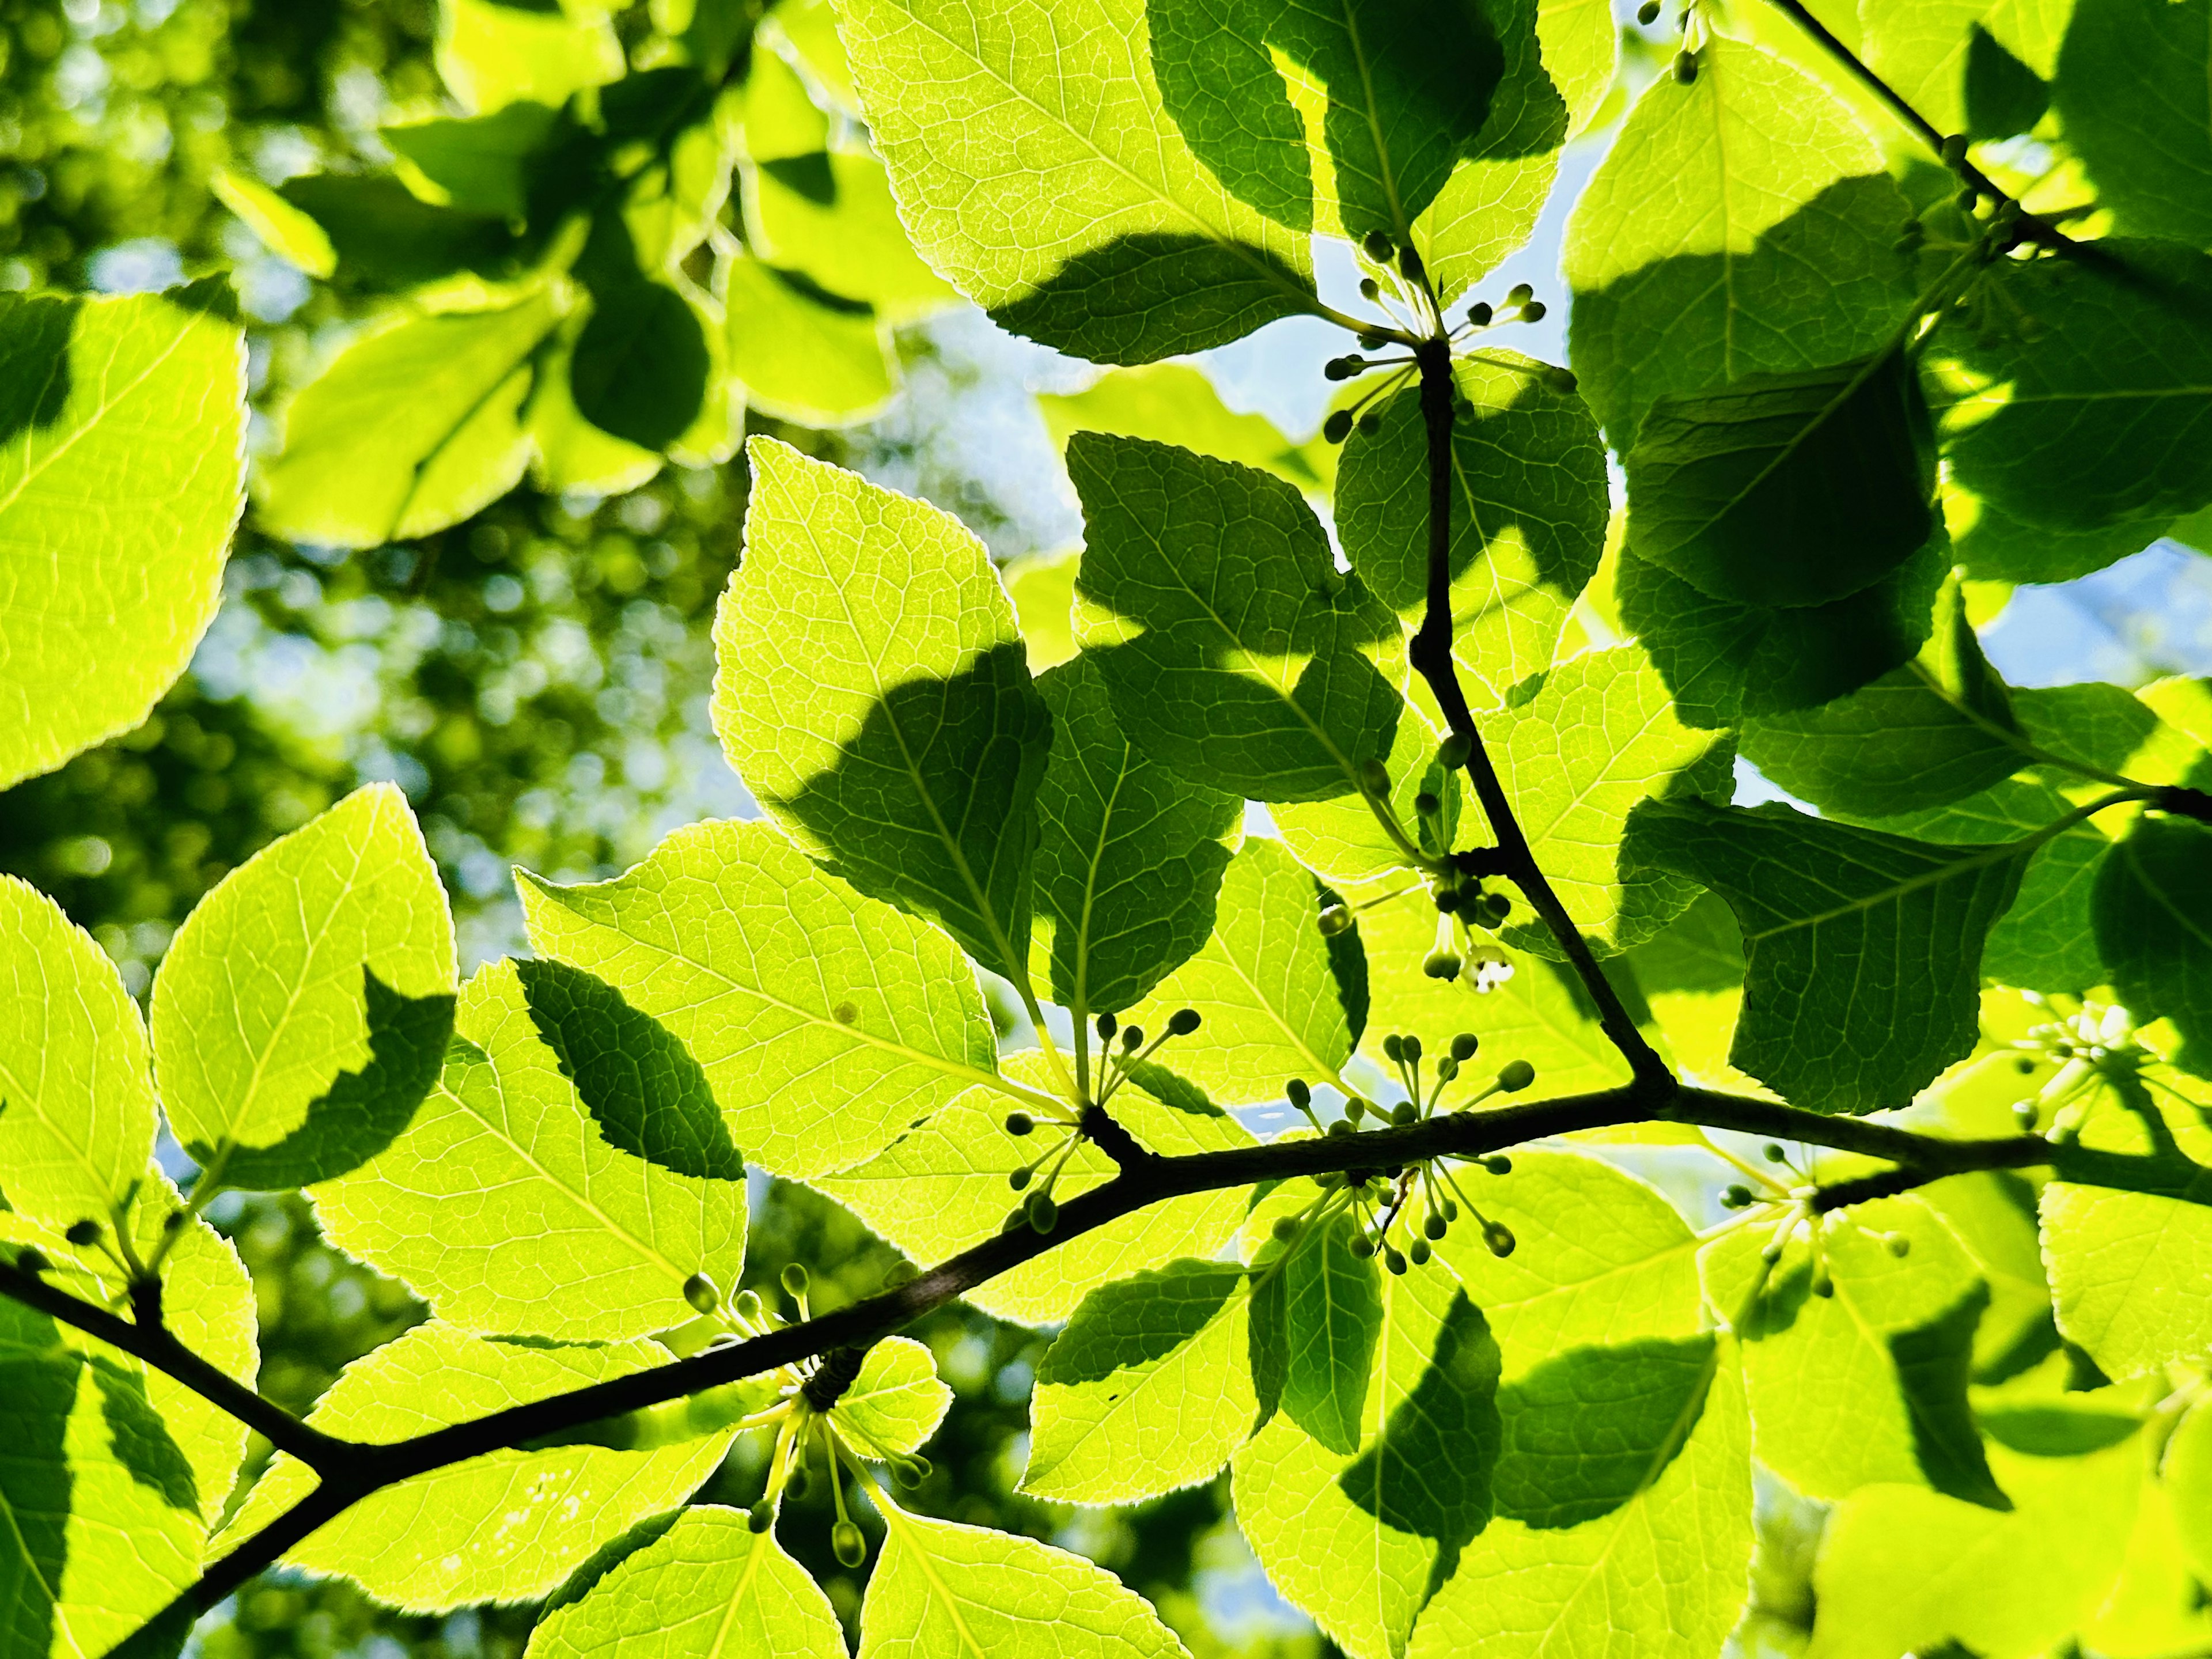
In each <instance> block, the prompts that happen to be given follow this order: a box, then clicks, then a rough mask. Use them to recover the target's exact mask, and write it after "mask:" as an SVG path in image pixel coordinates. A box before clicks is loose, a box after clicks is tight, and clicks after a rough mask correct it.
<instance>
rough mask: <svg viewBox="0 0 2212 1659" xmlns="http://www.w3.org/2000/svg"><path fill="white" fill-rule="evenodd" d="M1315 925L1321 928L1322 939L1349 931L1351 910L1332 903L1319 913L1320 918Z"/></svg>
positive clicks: (1332, 937)
mask: <svg viewBox="0 0 2212 1659" xmlns="http://www.w3.org/2000/svg"><path fill="white" fill-rule="evenodd" d="M1315 925H1316V927H1319V928H1320V929H1321V933H1322V938H1323V939H1334V938H1335V937H1336V936H1337V935H1338V934H1339V933H1348V932H1350V931H1351V928H1352V912H1351V911H1349V910H1347V909H1346V908H1344V907H1343V906H1342V905H1341V904H1332V905H1330V906H1329V907H1328V909H1326V910H1324V911H1322V913H1321V920H1320V921H1318V922H1317V923H1316V924H1315Z"/></svg>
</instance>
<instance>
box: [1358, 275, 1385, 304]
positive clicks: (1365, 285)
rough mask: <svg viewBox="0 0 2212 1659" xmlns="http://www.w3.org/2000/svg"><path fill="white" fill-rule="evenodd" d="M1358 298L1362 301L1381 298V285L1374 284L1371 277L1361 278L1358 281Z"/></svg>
mask: <svg viewBox="0 0 2212 1659" xmlns="http://www.w3.org/2000/svg"><path fill="white" fill-rule="evenodd" d="M1359 297H1360V298H1361V299H1363V300H1379V299H1381V298H1382V297H1383V284H1382V283H1378V282H1376V280H1375V279H1374V278H1373V277H1372V276H1362V277H1361V278H1360V279H1359Z"/></svg>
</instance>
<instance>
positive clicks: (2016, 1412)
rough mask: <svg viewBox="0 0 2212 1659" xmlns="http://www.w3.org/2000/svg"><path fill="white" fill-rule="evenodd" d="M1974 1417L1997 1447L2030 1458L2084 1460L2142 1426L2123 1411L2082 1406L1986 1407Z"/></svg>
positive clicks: (2140, 1422) (2113, 1444)
mask: <svg viewBox="0 0 2212 1659" xmlns="http://www.w3.org/2000/svg"><path fill="white" fill-rule="evenodd" d="M1974 1416H1975V1419H1976V1420H1977V1421H1978V1422H1979V1423H1980V1424H1981V1425H1982V1431H1983V1432H1984V1433H1985V1434H1987V1435H1988V1436H1989V1437H1990V1439H1992V1440H1994V1441H1996V1443H1997V1444H1999V1445H2000V1446H2008V1447H2010V1448H2011V1449H2013V1450H2014V1451H2016V1452H2025V1453H2026V1454H2027V1455H2028V1456H2030V1457H2087V1455H2089V1454H2090V1453H2091V1452H2100V1451H2102V1450H2104V1449H2105V1448H2106V1447H2107V1446H2117V1445H2118V1444H2119V1443H2120V1442H2121V1441H2123V1440H2124V1439H2126V1438H2127V1437H2129V1436H2130V1435H2131V1434H2133V1433H2134V1432H2135V1431H2136V1430H2137V1429H2139V1428H2141V1427H2142V1419H2141V1418H2138V1417H2131V1416H2130V1415H2128V1414H2127V1413H2124V1412H2114V1411H2098V1410H2094V1409H2093V1408H2091V1407H2083V1406H2061V1405H2023V1406H1985V1407H1983V1408H1982V1409H1981V1410H1980V1411H1978V1412H1977V1413H1974Z"/></svg>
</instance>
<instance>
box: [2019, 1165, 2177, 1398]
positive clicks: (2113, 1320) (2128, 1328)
mask: <svg viewBox="0 0 2212 1659" xmlns="http://www.w3.org/2000/svg"><path fill="white" fill-rule="evenodd" d="M2201 1197H2202V1195H2201V1194H2200V1195H2199V1199H2200V1201H2197V1202H2191V1201H2189V1200H2184V1199H2179V1198H2165V1197H2160V1196H2159V1195H2157V1194H2151V1193H2129V1192H2118V1191H2112V1190H2110V1189H2107V1188H2101V1187H2087V1186H2081V1185H2077V1184H2075V1183H2074V1182H2064V1181H2054V1182H2051V1183H2050V1184H2049V1185H2048V1186H2046V1187H2045V1188H2044V1189H2043V1194H2042V1200H2041V1205H2042V1213H2043V1250H2044V1260H2045V1261H2046V1262H2047V1263H2048V1264H2049V1266H2050V1269H2051V1297H2052V1300H2053V1301H2054V1302H2055V1303H2056V1304H2057V1310H2058V1329H2059V1332H2060V1334H2063V1336H2064V1337H2065V1338H2066V1340H2068V1341H2069V1342H2072V1343H2074V1344H2075V1345H2076V1346H2079V1347H2081V1348H2082V1349H2083V1350H2085V1351H2086V1352H2087V1353H2088V1355H2089V1357H2090V1358H2092V1359H2093V1360H2095V1361H2096V1362H2097V1364H2098V1366H2099V1368H2100V1370H2103V1371H2104V1372H2105V1374H2106V1376H2118V1377H2127V1376H2141V1375H2142V1373H2143V1372H2145V1371H2148V1370H2155V1369H2157V1368H2158V1367H2160V1366H2161V1365H2170V1364H2175V1363H2177V1362H2180V1361H2185V1360H2188V1359H2190V1358H2194V1357H2197V1356H2201V1355H2203V1353H2204V1352H2205V1351H2206V1350H2207V1349H2208V1348H2212V1298H2207V1297H2205V1295H2204V1294H2203V1285H2204V1284H2205V1283H2206V1277H2205V1276H2206V1275H2207V1274H2208V1273H2212V1207H2208V1206H2206V1205H2205V1204H2204V1203H2203V1202H2202V1201H2201Z"/></svg>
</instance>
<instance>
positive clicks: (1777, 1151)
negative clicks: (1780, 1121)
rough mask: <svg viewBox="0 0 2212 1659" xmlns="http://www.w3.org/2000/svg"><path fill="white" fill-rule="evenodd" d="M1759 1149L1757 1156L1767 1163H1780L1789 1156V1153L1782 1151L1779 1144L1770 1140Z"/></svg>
mask: <svg viewBox="0 0 2212 1659" xmlns="http://www.w3.org/2000/svg"><path fill="white" fill-rule="evenodd" d="M1759 1156H1760V1157H1762V1158H1765V1160H1766V1161H1767V1162H1768V1163H1769V1164H1780V1163H1783V1162H1785V1161H1786V1160H1787V1159H1788V1158H1789V1156H1790V1154H1789V1153H1787V1152H1784V1151H1783V1150H1782V1149H1781V1148H1780V1147H1779V1146H1776V1145H1775V1144H1774V1143H1773V1142H1772V1141H1771V1140H1770V1141H1768V1142H1767V1143H1766V1145H1765V1146H1762V1147H1760V1148H1759Z"/></svg>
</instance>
